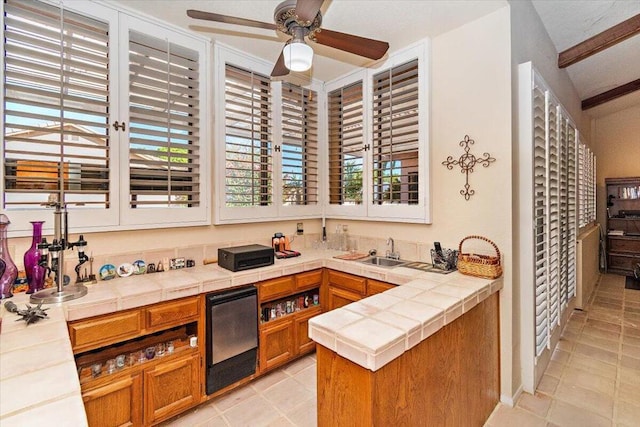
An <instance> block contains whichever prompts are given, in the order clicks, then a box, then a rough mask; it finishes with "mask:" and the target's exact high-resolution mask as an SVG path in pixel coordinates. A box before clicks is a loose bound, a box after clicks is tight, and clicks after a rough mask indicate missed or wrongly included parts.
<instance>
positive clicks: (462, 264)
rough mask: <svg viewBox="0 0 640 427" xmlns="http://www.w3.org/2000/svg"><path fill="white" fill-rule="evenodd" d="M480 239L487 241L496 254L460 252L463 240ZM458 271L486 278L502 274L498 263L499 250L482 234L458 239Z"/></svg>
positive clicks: (495, 277) (494, 277) (493, 277)
mask: <svg viewBox="0 0 640 427" xmlns="http://www.w3.org/2000/svg"><path fill="white" fill-rule="evenodd" d="M469 239H480V240H484V241H485V242H487V243H489V244H490V245H491V246H493V249H495V250H496V256H493V255H478V254H470V253H464V252H462V244H463V243H464V242H465V240H469ZM458 271H460V273H462V274H466V275H468V276H476V277H484V278H486V279H497V278H498V277H500V276H502V266H501V265H500V250H499V249H498V247H497V246H496V244H495V243H493V242H492V241H491V240H489V239H487V238H486V237H482V236H467V237H465V238H464V239H462V240H461V241H460V245H459V246H458Z"/></svg>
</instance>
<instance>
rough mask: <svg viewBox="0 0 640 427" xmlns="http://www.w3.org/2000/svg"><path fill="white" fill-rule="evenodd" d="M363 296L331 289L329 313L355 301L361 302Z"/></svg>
mask: <svg viewBox="0 0 640 427" xmlns="http://www.w3.org/2000/svg"><path fill="white" fill-rule="evenodd" d="M361 299H362V295H360V294H357V293H355V292H351V291H346V290H344V289H341V288H336V287H334V286H330V287H329V311H331V310H335V309H336V308H340V307H342V306H345V305H347V304H351V303H352V302H355V301H360V300H361Z"/></svg>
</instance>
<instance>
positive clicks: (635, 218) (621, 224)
mask: <svg viewBox="0 0 640 427" xmlns="http://www.w3.org/2000/svg"><path fill="white" fill-rule="evenodd" d="M605 184H606V189H607V270H608V271H609V272H611V273H618V274H623V275H625V276H630V275H632V274H633V270H634V268H635V266H637V265H638V264H639V263H640V177H635V178H607V179H605Z"/></svg>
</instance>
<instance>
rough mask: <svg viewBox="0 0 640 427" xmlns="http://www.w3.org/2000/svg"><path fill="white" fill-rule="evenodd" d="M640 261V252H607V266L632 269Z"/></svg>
mask: <svg viewBox="0 0 640 427" xmlns="http://www.w3.org/2000/svg"><path fill="white" fill-rule="evenodd" d="M638 263H640V254H638V255H630V254H629V255H620V254H612V253H610V254H609V268H617V269H622V270H629V271H633V269H634V268H635V266H636V264H638Z"/></svg>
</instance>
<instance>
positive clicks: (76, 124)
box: [3, 0, 110, 209]
mask: <svg viewBox="0 0 640 427" xmlns="http://www.w3.org/2000/svg"><path fill="white" fill-rule="evenodd" d="M108 32H109V26H108V24H107V23H104V22H101V21H98V20H95V19H92V18H89V17H85V16H82V15H80V14H77V13H74V12H70V11H66V10H61V9H60V8H58V7H55V6H51V5H47V4H44V3H40V2H26V1H14V0H7V1H5V2H4V48H5V57H4V61H5V70H4V71H5V73H4V91H5V97H4V157H5V167H4V171H3V173H4V183H5V188H4V191H5V197H4V206H5V207H7V208H23V209H24V208H31V209H33V208H37V207H39V206H40V205H42V204H43V203H45V202H46V201H47V200H48V197H49V195H50V194H56V195H57V199H58V200H63V197H62V193H64V200H63V201H64V202H65V203H67V204H70V205H76V206H87V207H94V208H95V207H98V208H108V207H109V204H110V183H109V167H110V162H109V114H108V105H109V104H108V103H109V72H110V70H109V56H108V53H109V35H108Z"/></svg>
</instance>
